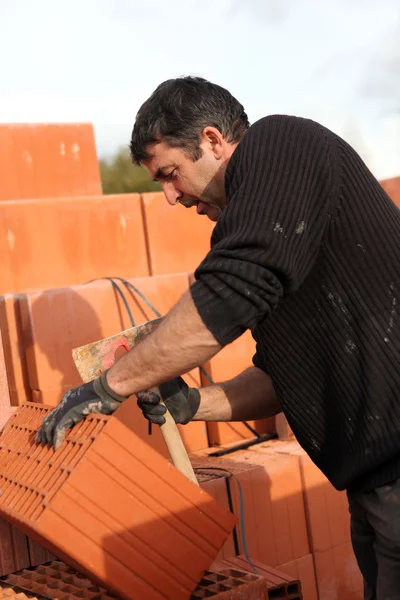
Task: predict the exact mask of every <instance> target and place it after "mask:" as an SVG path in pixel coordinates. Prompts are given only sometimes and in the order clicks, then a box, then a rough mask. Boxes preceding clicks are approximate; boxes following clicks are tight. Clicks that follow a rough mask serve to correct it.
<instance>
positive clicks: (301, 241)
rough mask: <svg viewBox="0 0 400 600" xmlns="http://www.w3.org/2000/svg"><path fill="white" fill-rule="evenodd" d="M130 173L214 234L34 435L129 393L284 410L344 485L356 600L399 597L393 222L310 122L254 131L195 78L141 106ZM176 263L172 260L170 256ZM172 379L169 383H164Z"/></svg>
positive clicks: (177, 405) (356, 169)
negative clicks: (141, 328) (236, 361)
mask: <svg viewBox="0 0 400 600" xmlns="http://www.w3.org/2000/svg"><path fill="white" fill-rule="evenodd" d="M131 152H132V158H133V161H134V162H136V163H138V164H144V165H145V166H146V167H147V169H148V170H149V172H150V173H151V175H152V177H153V178H154V179H155V180H158V181H160V183H161V186H162V188H163V191H164V194H165V196H166V199H167V201H168V202H169V203H170V204H173V205H175V204H183V205H184V206H186V207H191V206H196V210H197V212H198V213H199V214H205V215H207V216H208V217H209V218H210V219H212V220H213V221H216V225H215V228H214V231H213V235H212V240H211V250H210V252H209V253H208V254H207V256H206V257H205V259H204V260H203V262H202V263H201V264H200V265H199V267H198V268H197V270H196V273H195V276H196V281H195V283H194V284H193V285H192V286H191V288H190V290H189V291H188V292H187V293H186V294H185V295H184V296H183V297H182V298H181V300H180V301H179V302H178V303H177V305H176V306H175V307H174V308H173V309H172V310H171V311H170V312H169V314H168V315H166V317H165V318H164V320H163V322H162V323H161V324H160V326H159V327H158V328H157V329H156V330H155V331H154V332H153V333H152V334H150V336H148V338H146V339H145V340H144V341H143V342H142V343H141V344H139V345H138V346H137V347H135V348H134V349H132V350H131V351H130V352H128V353H127V354H126V355H125V356H124V357H123V358H122V359H121V360H120V361H118V362H117V363H116V364H115V365H114V366H113V367H112V368H111V369H110V370H109V371H108V372H106V373H105V374H103V376H102V377H100V378H98V379H97V380H95V381H94V382H90V383H88V384H85V385H83V386H80V387H79V388H77V389H75V390H71V391H69V392H68V393H67V394H66V396H65V397H64V398H63V400H62V401H61V403H60V405H59V406H58V407H57V408H56V409H55V410H54V411H52V413H50V415H49V416H47V417H46V419H45V420H44V422H43V425H42V427H41V429H40V430H39V432H38V435H37V440H38V441H39V442H47V443H52V444H55V446H56V447H58V446H59V445H60V443H61V442H62V440H63V439H64V437H65V434H66V431H67V429H68V428H69V427H71V426H72V425H73V424H74V423H77V422H78V421H79V420H80V419H82V418H83V417H84V416H85V415H86V414H88V413H90V412H103V413H108V414H109V413H112V412H113V411H114V410H115V409H116V408H117V407H118V406H119V405H120V403H121V402H123V401H124V400H125V399H126V398H127V397H129V396H130V395H131V394H138V398H139V400H138V401H139V405H140V406H141V408H142V410H143V412H144V415H145V416H146V418H148V419H149V420H151V421H153V422H155V423H161V422H162V421H163V413H164V410H165V409H164V407H163V406H162V405H160V404H159V398H158V396H156V395H155V394H153V393H150V392H146V390H148V389H150V388H151V387H153V386H154V385H157V384H160V383H162V382H167V383H164V384H163V385H161V393H162V396H163V398H164V400H165V403H166V405H167V406H168V408H169V410H170V411H171V413H172V415H173V417H174V418H175V420H176V421H177V422H179V423H187V422H189V421H190V420H192V419H201V420H208V421H210V420H217V421H224V420H226V421H229V420H246V419H258V418H263V417H268V416H271V415H274V414H277V413H278V412H280V411H281V410H283V411H284V413H285V415H286V417H287V419H288V422H289V424H290V426H291V428H292V430H293V432H294V434H295V435H296V437H297V440H298V441H299V443H300V444H301V445H302V447H303V448H304V449H305V450H306V451H307V453H308V454H309V456H310V457H311V459H312V460H313V461H314V462H315V463H316V465H317V466H318V467H319V468H320V469H321V470H322V471H323V473H324V474H325V475H326V476H327V477H328V479H329V480H330V481H331V482H332V484H333V485H334V486H335V487H336V488H337V489H339V490H347V492H348V496H349V501H350V509H351V513H352V539H353V545H354V550H355V553H356V556H357V559H358V562H359V565H360V569H361V571H362V573H363V576H364V579H365V598H369V599H372V598H377V599H382V598H385V599H389V598H390V599H391V598H398V597H399V591H398V590H399V589H400V511H399V508H400V482H399V477H400V368H399V358H400V324H399V315H398V294H399V292H400V261H399V256H400V211H399V210H398V209H397V208H396V206H395V205H394V203H393V202H392V201H391V200H390V199H389V197H388V196H387V195H386V194H385V192H384V191H383V189H382V187H381V186H380V185H379V183H378V181H377V180H376V179H375V178H374V177H373V175H372V174H371V173H370V171H369V170H368V169H367V167H366V166H365V164H364V163H363V161H362V160H361V158H360V157H359V156H358V155H357V153H356V152H355V151H354V150H353V149H352V148H351V147H350V146H349V145H348V144H347V143H346V142H345V141H343V140H342V139H341V138H340V137H338V136H337V135H335V134H334V133H332V132H331V131H329V130H328V129H326V128H324V127H323V126H321V125H320V124H318V123H315V122H313V121H311V120H307V119H302V118H296V117H290V116H285V115H274V116H269V117H265V118H263V119H261V120H259V121H258V122H256V123H255V124H253V125H252V126H251V127H249V123H248V119H247V116H246V113H245V112H244V109H243V107H242V105H241V104H240V103H239V102H238V101H237V100H235V98H233V97H232V95H231V94H230V93H229V92H228V91H227V90H225V89H223V88H221V87H219V86H217V85H214V84H212V83H210V82H208V81H205V80H203V79H201V78H190V77H187V78H181V79H176V80H169V81H166V82H164V83H162V84H161V85H160V86H159V87H158V88H157V89H156V90H155V92H154V93H153V94H152V96H151V97H150V98H149V99H148V100H147V101H146V102H145V103H144V104H143V106H142V107H141V109H140V110H139V112H138V115H137V118H136V122H135V125H134V128H133V132H132V140H131ZM183 251H184V249H183ZM246 329H250V330H251V332H252V334H253V336H254V338H255V340H256V342H257V348H256V354H255V356H254V359H253V362H254V366H253V367H251V368H250V369H248V370H247V371H245V372H244V373H243V374H241V375H240V376H238V377H235V378H234V379H232V380H230V381H227V382H224V383H221V384H218V385H214V386H209V387H206V388H204V389H201V390H200V391H198V390H195V389H189V388H188V387H187V386H186V385H185V384H184V382H183V380H182V379H180V378H179V377H177V376H179V375H181V374H183V373H185V372H187V371H188V370H189V369H191V368H193V367H195V366H197V365H199V364H202V363H205V362H206V361H207V360H209V359H210V358H211V357H212V356H214V355H215V354H216V353H217V352H219V351H220V349H221V348H222V347H224V346H225V345H227V344H229V343H230V342H232V341H234V340H235V339H236V338H238V337H239V336H240V335H241V334H242V333H243V332H244V331H245V330H246ZM174 378H175V379H174Z"/></svg>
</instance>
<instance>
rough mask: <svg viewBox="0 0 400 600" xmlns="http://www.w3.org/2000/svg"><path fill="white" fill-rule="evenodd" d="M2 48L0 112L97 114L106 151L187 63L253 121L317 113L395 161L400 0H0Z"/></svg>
mask: <svg viewBox="0 0 400 600" xmlns="http://www.w3.org/2000/svg"><path fill="white" fill-rule="evenodd" d="M0 52H1V63H0V65H1V77H0V121H2V122H57V121H63V122H66V121H91V122H92V123H93V124H94V128H95V135H96V143H97V149H98V153H99V155H100V156H104V155H108V154H111V153H113V152H114V151H115V150H116V149H117V148H118V147H119V146H120V145H127V144H128V143H129V138H130V133H131V129H132V125H133V122H134V119H135V115H136V112H137V110H138V108H139V107H140V105H141V103H142V102H143V101H144V100H146V98H147V97H148V96H149V95H150V94H151V92H152V91H153V90H154V88H155V87H156V86H157V85H158V84H159V83H160V82H161V81H163V80H165V79H168V78H170V77H176V76H180V75H188V74H191V75H201V76H203V77H206V78H207V79H210V80H211V81H214V82H216V83H218V84H220V85H223V86H224V87H227V88H228V89H229V90H230V91H231V92H232V93H233V94H234V95H235V96H236V97H237V98H238V99H239V100H240V101H241V102H242V103H243V104H244V106H245V109H246V110H247V113H248V115H249V118H250V121H251V122H254V121H255V120H256V119H258V118H260V117H262V116H265V115H267V114H271V113H286V114H294V115H299V116H306V117H310V118H313V119H315V120H317V121H320V122H321V123H322V124H324V125H326V126H327V127H329V128H331V129H333V130H334V131H335V132H336V133H338V134H339V135H341V136H343V137H344V138H345V139H346V140H347V141H348V142H350V143H351V144H352V145H353V146H354V147H355V148H356V149H357V150H358V151H359V152H360V154H361V155H362V157H363V158H364V160H365V161H366V162H367V164H368V166H369V167H370V169H371V170H372V171H373V172H374V173H375V175H376V176H377V177H379V178H385V177H391V176H395V175H400V0H143V1H142V2H138V1H137V0H0Z"/></svg>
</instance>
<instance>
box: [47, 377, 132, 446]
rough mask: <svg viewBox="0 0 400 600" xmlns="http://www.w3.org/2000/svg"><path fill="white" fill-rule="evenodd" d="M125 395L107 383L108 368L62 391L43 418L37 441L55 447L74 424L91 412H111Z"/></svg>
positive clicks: (119, 404)
mask: <svg viewBox="0 0 400 600" xmlns="http://www.w3.org/2000/svg"><path fill="white" fill-rule="evenodd" d="M127 399H128V397H125V396H119V395H118V394H116V393H115V392H113V390H111V388H110V387H109V385H108V383H107V371H104V372H103V373H102V375H101V376H100V377H97V378H96V379H94V380H93V381H89V382H88V383H85V384H83V385H80V386H79V387H76V388H73V389H72V390H69V391H68V392H67V393H66V394H65V396H64V397H63V399H62V400H61V402H60V403H59V405H58V406H57V407H56V408H55V409H54V410H52V411H51V412H50V413H49V414H48V415H46V417H45V418H44V419H43V421H42V425H41V427H40V429H39V430H38V432H37V434H36V442H37V443H44V444H50V445H51V444H53V445H54V448H55V449H56V450H57V448H59V447H60V446H61V444H62V443H63V441H64V439H65V436H66V435H67V431H68V429H70V428H71V427H72V426H73V425H76V423H78V422H79V421H81V420H82V419H84V418H85V417H86V416H87V415H89V414H90V413H100V414H102V415H110V414H112V413H113V412H114V411H115V410H116V409H117V408H118V407H119V406H121V402H123V401H124V400H127Z"/></svg>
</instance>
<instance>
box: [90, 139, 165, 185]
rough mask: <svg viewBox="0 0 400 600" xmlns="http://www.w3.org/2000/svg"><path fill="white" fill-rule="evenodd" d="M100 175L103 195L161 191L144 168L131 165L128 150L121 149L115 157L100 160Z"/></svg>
mask: <svg viewBox="0 0 400 600" xmlns="http://www.w3.org/2000/svg"><path fill="white" fill-rule="evenodd" d="M100 174H101V183H102V187H103V193H104V194H126V193H129V192H158V191H160V190H161V186H160V184H159V183H158V182H155V181H153V180H152V179H151V177H150V174H149V172H148V170H147V169H146V168H145V167H138V166H136V165H134V164H132V161H131V157H130V154H129V150H128V148H124V147H122V148H120V149H119V151H118V152H117V154H116V155H115V156H113V157H111V158H103V159H101V160H100Z"/></svg>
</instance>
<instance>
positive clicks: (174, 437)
mask: <svg viewBox="0 0 400 600" xmlns="http://www.w3.org/2000/svg"><path fill="white" fill-rule="evenodd" d="M151 391H152V392H154V393H155V394H158V396H160V398H161V393H160V390H159V389H158V387H154V388H151ZM161 404H164V402H163V401H162V400H161ZM164 406H165V404H164ZM165 408H167V407H166V406H165ZM164 417H165V423H164V424H163V425H160V429H161V433H162V435H163V438H164V441H165V443H166V446H167V448H168V451H169V454H170V456H171V460H172V462H173V464H174V466H175V467H176V468H177V469H179V471H181V473H183V474H184V475H186V477H188V478H189V479H190V481H193V483H195V484H196V485H199V482H198V481H197V478H196V475H195V473H194V471H193V467H192V463H191V462H190V460H189V456H188V453H187V452H186V448H185V446H184V443H183V441H182V438H181V435H180V433H179V429H178V427H177V425H176V423H175V421H174V418H173V416H172V415H171V413H170V412H169V410H168V409H167V412H166V413H165V415H164Z"/></svg>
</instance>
